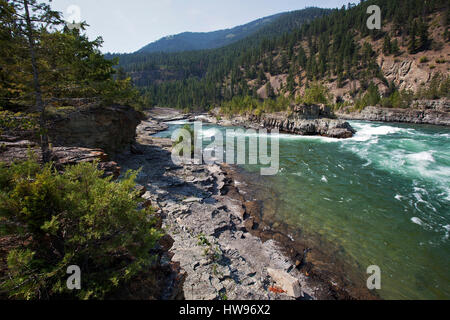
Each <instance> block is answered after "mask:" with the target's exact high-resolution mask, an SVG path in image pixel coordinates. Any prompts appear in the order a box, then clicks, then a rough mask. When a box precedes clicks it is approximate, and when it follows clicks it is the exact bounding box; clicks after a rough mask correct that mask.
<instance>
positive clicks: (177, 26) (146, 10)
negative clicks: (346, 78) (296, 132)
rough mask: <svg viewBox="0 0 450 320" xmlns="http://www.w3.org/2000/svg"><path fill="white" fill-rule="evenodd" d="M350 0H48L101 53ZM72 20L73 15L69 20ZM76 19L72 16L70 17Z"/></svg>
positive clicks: (138, 46)
mask: <svg viewBox="0 0 450 320" xmlns="http://www.w3.org/2000/svg"><path fill="white" fill-rule="evenodd" d="M348 2H359V1H356V0H355V1H349V0H345V1H343V0H53V2H52V3H53V4H52V7H53V9H55V10H58V11H61V12H63V14H64V17H65V18H69V17H72V18H75V17H76V11H72V12H68V9H69V8H70V7H71V6H77V7H78V8H79V9H80V17H81V20H84V21H86V22H87V23H88V24H89V25H90V27H89V28H88V35H89V37H90V38H95V37H97V36H102V37H103V40H104V41H105V43H104V44H103V49H102V51H103V52H134V51H136V50H138V49H140V48H142V47H143V46H145V45H146V44H148V43H150V42H153V41H155V40H158V39H160V38H162V37H164V36H168V35H172V34H177V33H181V32H184V31H193V32H206V31H214V30H219V29H226V28H231V27H235V26H238V25H242V24H245V23H247V22H250V21H253V20H256V19H258V18H262V17H265V16H269V15H272V14H275V13H279V12H284V11H291V10H298V9H303V8H305V7H310V6H316V7H321V8H336V7H342V5H343V4H347V3H348ZM71 20H72V19H71ZM73 20H76V19H73Z"/></svg>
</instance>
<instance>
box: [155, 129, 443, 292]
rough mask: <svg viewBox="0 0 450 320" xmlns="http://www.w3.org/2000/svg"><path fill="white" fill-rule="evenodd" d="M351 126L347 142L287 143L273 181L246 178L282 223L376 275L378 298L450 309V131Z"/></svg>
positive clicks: (296, 139)
mask: <svg viewBox="0 0 450 320" xmlns="http://www.w3.org/2000/svg"><path fill="white" fill-rule="evenodd" d="M350 123H351V125H352V126H353V127H354V128H355V129H356V130H357V131H358V132H357V134H356V136H355V137H353V138H351V139H347V140H337V139H330V138H324V137H302V136H294V135H287V134H281V135H280V172H279V173H278V174H277V175H276V176H268V177H261V176H260V175H259V170H260V166H258V165H251V166H250V165H247V166H243V167H241V168H242V170H244V172H246V173H247V176H246V177H247V179H248V180H249V182H250V183H251V184H253V185H254V186H259V187H260V188H261V190H267V194H266V195H260V198H261V199H263V200H264V206H265V207H266V208H271V210H272V211H273V212H276V216H277V218H278V219H280V221H284V222H288V223H289V225H291V226H293V227H294V228H295V227H298V228H302V229H304V230H306V231H307V232H310V233H311V234H317V235H320V236H322V237H323V238H325V239H327V240H328V241H329V242H332V243H335V244H336V245H338V246H339V247H341V248H343V249H344V250H345V254H346V255H347V256H349V257H351V258H352V259H354V260H355V261H357V262H358V264H359V265H360V266H366V267H367V266H370V265H378V266H379V267H380V268H381V271H382V289H381V290H380V291H379V294H380V295H381V297H382V298H385V299H445V298H446V299H450V267H449V265H450V243H449V233H450V129H448V128H445V127H437V126H418V125H404V124H382V123H369V122H359V121H353V122H350ZM181 124H182V122H174V123H171V124H170V128H169V130H168V131H165V132H162V133H159V134H158V136H161V137H170V136H171V134H172V132H173V130H174V129H176V128H178V127H180V125H181ZM214 128H216V129H218V130H221V131H222V132H224V130H225V129H224V128H220V127H217V126H211V125H208V126H204V128H203V130H204V133H205V135H206V136H210V135H211V134H212V133H214ZM227 129H229V128H227ZM252 177H253V178H252Z"/></svg>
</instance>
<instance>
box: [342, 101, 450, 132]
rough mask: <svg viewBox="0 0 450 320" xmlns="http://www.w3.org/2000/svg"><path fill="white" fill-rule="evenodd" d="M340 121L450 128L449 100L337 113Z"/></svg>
mask: <svg viewBox="0 0 450 320" xmlns="http://www.w3.org/2000/svg"><path fill="white" fill-rule="evenodd" d="M336 115H337V116H338V117H339V118H340V119H345V120H367V121H384V122H406V123H417V124H434V125H443V126H450V101H449V100H422V101H417V103H416V105H415V106H414V108H410V109H391V108H380V107H367V108H365V109H364V110H362V111H361V112H351V113H345V112H340V113H336Z"/></svg>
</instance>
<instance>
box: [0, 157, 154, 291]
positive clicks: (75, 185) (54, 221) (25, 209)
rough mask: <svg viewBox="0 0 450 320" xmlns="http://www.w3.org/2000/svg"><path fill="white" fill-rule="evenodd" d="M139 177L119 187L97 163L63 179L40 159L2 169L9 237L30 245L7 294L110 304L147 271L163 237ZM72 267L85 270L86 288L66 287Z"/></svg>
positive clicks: (17, 256) (1, 204)
mask: <svg viewBox="0 0 450 320" xmlns="http://www.w3.org/2000/svg"><path fill="white" fill-rule="evenodd" d="M136 174H137V173H136V172H131V171H130V172H127V174H126V175H125V177H124V179H122V180H120V181H117V182H114V181H112V180H111V178H102V176H103V172H102V171H100V170H97V164H95V163H94V164H89V163H83V164H78V165H75V166H72V167H69V168H67V169H66V171H65V172H64V173H62V174H59V173H57V172H56V171H55V170H54V168H53V167H52V165H46V166H45V167H43V168H40V166H39V165H38V164H36V163H35V162H33V161H32V160H29V161H26V162H22V163H18V164H14V165H12V166H11V167H10V168H7V167H6V166H0V219H2V222H3V225H4V226H5V229H4V230H3V231H4V233H6V234H9V235H14V236H20V237H22V238H24V239H27V241H22V242H18V244H17V246H16V248H15V249H11V250H10V251H9V254H8V256H7V262H8V270H7V275H6V278H5V279H2V280H1V285H0V289H1V292H2V295H7V296H8V297H10V298H12V299H52V298H80V299H102V298H104V297H105V296H106V295H107V294H108V293H110V292H112V291H113V290H116V289H117V288H119V287H120V286H121V285H124V284H126V283H127V282H128V281H130V280H132V279H133V278H134V277H136V276H138V275H139V274H140V273H141V272H143V270H145V269H147V268H148V267H149V265H151V264H152V262H153V259H152V258H153V257H152V254H151V249H153V248H154V246H155V244H156V242H157V241H158V239H159V238H160V236H161V235H162V234H161V232H160V231H159V230H157V229H156V228H155V225H156V223H155V222H156V219H155V216H154V214H153V211H152V209H150V208H149V209H146V210H143V211H140V210H138V204H139V197H138V195H137V191H135V190H134V187H135V178H136ZM70 265H77V266H79V267H80V268H81V272H82V274H81V290H75V291H69V290H68V289H67V288H66V280H67V277H68V275H67V274H66V271H67V267H68V266H70Z"/></svg>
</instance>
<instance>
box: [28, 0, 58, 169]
mask: <svg viewBox="0 0 450 320" xmlns="http://www.w3.org/2000/svg"><path fill="white" fill-rule="evenodd" d="M23 4H24V9H25V18H26V22H27V33H28V34H27V38H28V45H29V49H30V55H31V66H32V67H33V85H34V91H35V95H36V107H37V110H38V112H39V113H40V118H39V131H40V137H41V151H42V162H43V163H47V162H49V161H50V158H51V151H50V147H49V142H48V135H47V125H46V121H45V104H44V102H43V100H42V90H41V84H40V82H39V70H38V66H37V62H36V51H35V47H34V36H33V26H32V24H31V18H30V12H29V9H28V1H27V0H24V1H23Z"/></svg>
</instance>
